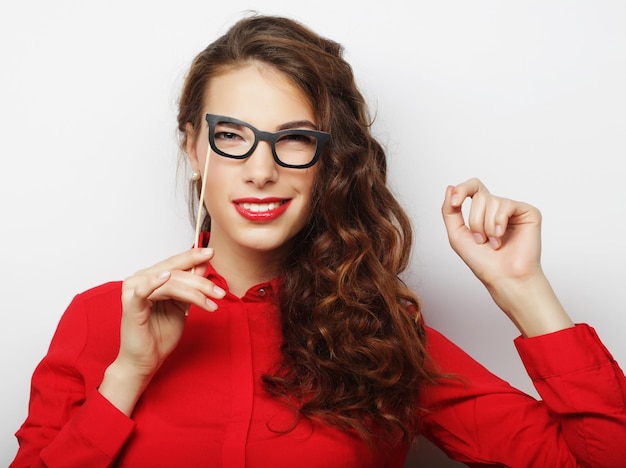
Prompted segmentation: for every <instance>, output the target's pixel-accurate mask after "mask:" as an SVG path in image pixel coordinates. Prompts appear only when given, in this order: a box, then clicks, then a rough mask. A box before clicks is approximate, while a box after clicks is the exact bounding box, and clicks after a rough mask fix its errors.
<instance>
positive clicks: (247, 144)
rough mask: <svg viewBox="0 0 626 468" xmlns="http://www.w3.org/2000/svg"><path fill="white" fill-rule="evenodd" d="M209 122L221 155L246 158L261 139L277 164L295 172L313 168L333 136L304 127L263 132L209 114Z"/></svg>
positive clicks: (213, 143) (211, 136)
mask: <svg viewBox="0 0 626 468" xmlns="http://www.w3.org/2000/svg"><path fill="white" fill-rule="evenodd" d="M206 121H207V123H208V124H209V144H210V145H211V149H213V151H214V152H215V153H217V154H219V155H220V156H224V157H226V158H233V159H245V158H247V157H249V156H250V155H251V154H252V153H253V152H254V150H255V149H256V147H257V145H258V143H259V141H260V140H262V141H267V142H269V144H270V146H271V147H272V155H273V156H274V161H276V164H278V165H279V166H282V167H288V168H292V169H306V168H307V167H311V166H313V165H314V164H315V163H316V162H317V160H318V159H319V157H320V153H321V150H322V147H323V146H324V144H325V143H326V142H327V141H328V139H329V138H330V133H326V132H321V131H318V130H308V129H302V128H294V129H287V130H280V131H278V132H276V133H271V132H263V131H261V130H257V129H256V128H254V127H253V126H252V125H250V124H249V123H246V122H243V121H241V120H237V119H233V118H232V117H225V116H223V115H215V114H207V115H206Z"/></svg>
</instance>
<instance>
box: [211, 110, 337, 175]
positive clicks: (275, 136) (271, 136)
mask: <svg viewBox="0 0 626 468" xmlns="http://www.w3.org/2000/svg"><path fill="white" fill-rule="evenodd" d="M205 119H206V121H207V124H208V125H209V144H210V145H211V149H212V150H213V151H214V152H216V153H217V154H219V155H220V156H224V157H225V158H231V159H246V158H248V157H250V155H251V154H252V153H254V150H255V149H256V147H257V145H258V144H259V141H267V142H268V143H269V144H270V147H271V148H272V156H273V157H274V161H275V162H276V164H278V165H279V166H282V167H287V168H290V169H306V168H308V167H311V166H313V165H314V164H315V163H316V162H317V161H318V160H319V158H320V155H321V153H322V148H323V147H324V145H325V144H326V142H327V141H328V140H329V139H330V133H328V132H322V131H320V130H308V129H304V128H293V129H287V130H280V131H278V132H275V133H272V132H264V131H262V130H258V129H256V128H255V127H253V126H252V125H250V124H249V123H247V122H244V121H243V120H238V119H235V118H233V117H227V116H225V115H217V114H206V116H205ZM218 122H227V123H233V124H236V125H240V126H242V127H246V128H249V129H250V130H252V133H253V134H254V143H253V144H252V146H251V147H250V149H249V150H248V151H247V152H246V153H245V154H242V155H240V156H233V155H232V154H228V153H225V152H223V151H222V150H220V149H219V148H218V147H217V145H216V144H215V132H214V129H215V127H216V126H217V123H218ZM212 129H213V130H212ZM283 135H306V136H311V137H315V139H316V141H317V146H316V148H315V154H314V155H313V159H312V160H311V161H310V162H308V163H307V164H287V163H286V162H283V161H281V160H280V158H279V157H278V154H277V153H276V142H277V141H278V140H279V139H280V137H281V136H283Z"/></svg>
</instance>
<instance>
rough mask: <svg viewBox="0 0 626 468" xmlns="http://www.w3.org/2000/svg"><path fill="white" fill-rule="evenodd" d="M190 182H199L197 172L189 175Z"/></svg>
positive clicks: (198, 173)
mask: <svg viewBox="0 0 626 468" xmlns="http://www.w3.org/2000/svg"><path fill="white" fill-rule="evenodd" d="M191 180H193V181H194V182H197V181H199V180H200V172H198V171H193V172H192V173H191Z"/></svg>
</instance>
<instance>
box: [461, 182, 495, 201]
mask: <svg viewBox="0 0 626 468" xmlns="http://www.w3.org/2000/svg"><path fill="white" fill-rule="evenodd" d="M454 193H455V194H456V195H458V197H459V198H460V200H465V199H466V198H474V196H475V195H476V194H478V193H482V194H486V195H488V194H489V190H487V187H485V185H484V184H483V183H482V182H481V181H480V179H477V178H476V177H473V178H471V179H468V180H466V181H465V182H462V183H460V184H458V185H456V186H455V187H454Z"/></svg>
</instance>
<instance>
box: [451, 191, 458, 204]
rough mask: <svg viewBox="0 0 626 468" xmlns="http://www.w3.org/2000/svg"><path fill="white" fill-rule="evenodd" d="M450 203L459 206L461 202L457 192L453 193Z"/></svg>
mask: <svg viewBox="0 0 626 468" xmlns="http://www.w3.org/2000/svg"><path fill="white" fill-rule="evenodd" d="M450 204H451V205H452V206H457V205H458V204H459V196H458V195H457V194H454V195H452V198H451V199H450Z"/></svg>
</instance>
